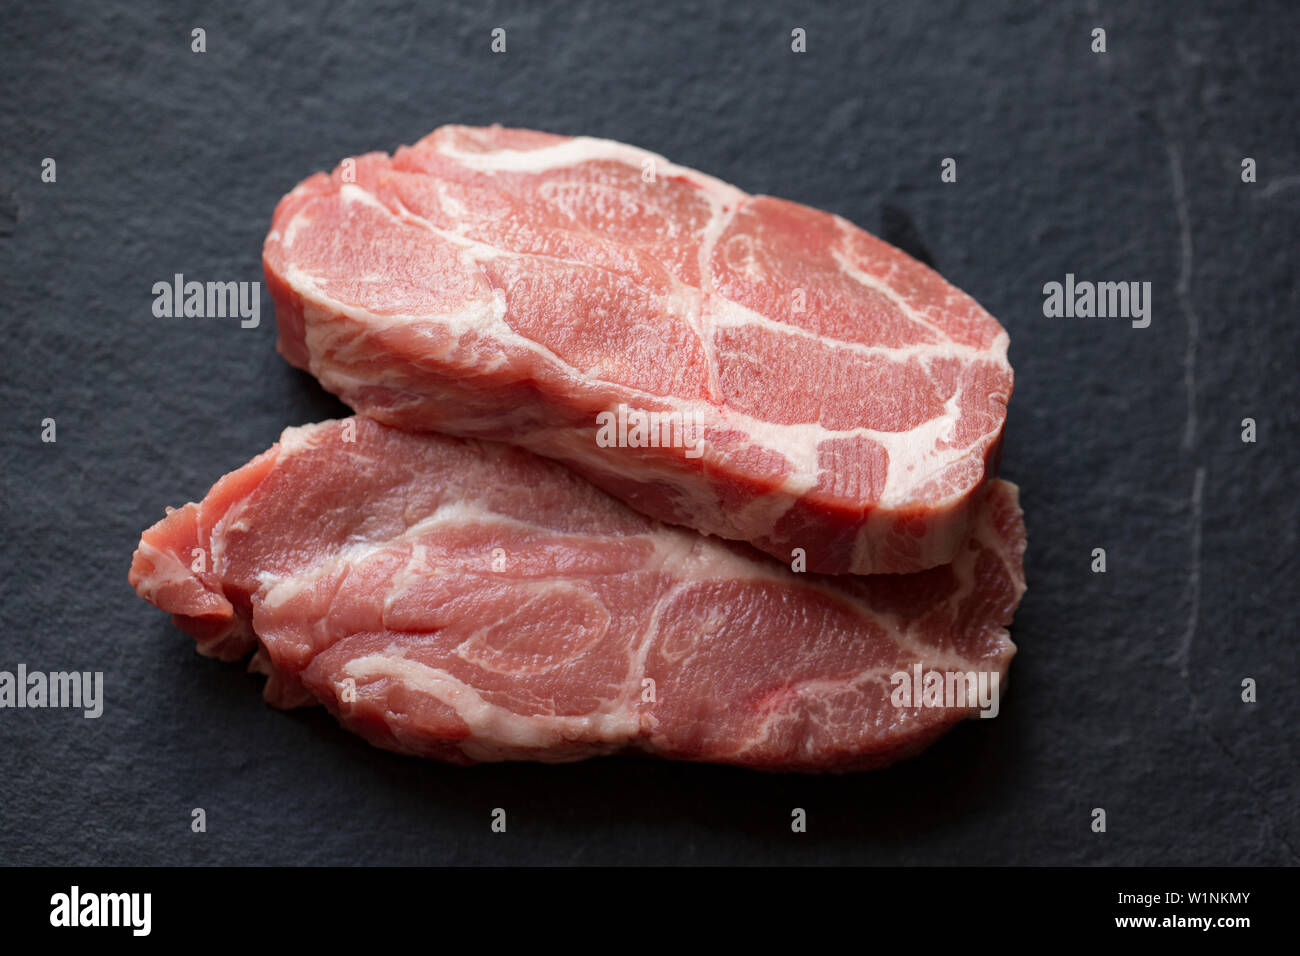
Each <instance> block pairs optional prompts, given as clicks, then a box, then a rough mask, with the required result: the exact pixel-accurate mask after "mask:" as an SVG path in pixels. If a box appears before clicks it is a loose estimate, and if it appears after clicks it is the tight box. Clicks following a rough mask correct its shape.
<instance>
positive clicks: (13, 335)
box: [0, 0, 1300, 864]
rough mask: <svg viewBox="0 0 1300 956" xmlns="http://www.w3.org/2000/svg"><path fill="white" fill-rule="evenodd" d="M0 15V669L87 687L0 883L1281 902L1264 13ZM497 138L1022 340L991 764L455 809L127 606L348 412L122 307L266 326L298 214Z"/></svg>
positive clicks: (604, 774) (2, 737)
mask: <svg viewBox="0 0 1300 956" xmlns="http://www.w3.org/2000/svg"><path fill="white" fill-rule="evenodd" d="M4 7H5V9H4V18H3V19H4V24H3V39H0V61H3V62H2V63H0V76H3V83H4V88H3V98H2V99H0V130H2V131H3V134H2V136H0V155H2V158H3V163H2V169H0V177H3V178H0V250H2V251H3V268H2V269H0V282H2V283H3V286H2V287H0V302H2V304H3V313H2V314H3V321H4V341H3V346H2V348H3V354H4V357H5V360H4V375H3V382H2V383H0V390H2V391H0V399H2V402H3V414H4V451H3V456H4V496H5V497H4V533H3V540H4V562H5V564H4V568H3V583H2V584H0V587H2V588H3V612H2V613H3V622H2V626H3V631H2V632H0V669H12V668H13V667H14V666H15V665H16V664H17V663H18V662H24V663H26V664H27V665H28V666H29V667H31V668H33V669H43V670H60V669H79V670H103V671H104V672H105V675H106V694H107V703H106V709H105V713H104V716H103V717H102V718H101V719H99V720H97V721H95V720H85V719H83V718H82V717H81V716H80V715H79V714H76V713H72V712H68V711H57V710H46V711H31V710H22V711H18V710H7V711H0V862H3V863H107V864H135V863H210V862H223V863H324V862H329V863H372V862H386V863H451V864H477V863H597V862H617V863H714V862H721V863H773V862H787V863H842V862H858V863H876V864H898V863H909V864H922V863H925V864H930V863H1008V864H1040V863H1064V864H1145V863H1191V864H1200V863H1254V864H1293V863H1295V862H1296V860H1297V848H1298V847H1300V817H1298V815H1297V800H1296V795H1297V788H1296V767H1297V748H1296V734H1295V729H1294V728H1295V725H1296V720H1295V717H1296V713H1295V701H1296V694H1297V680H1296V674H1297V663H1298V661H1297V653H1296V627H1295V621H1296V617H1295V603H1296V594H1297V588H1296V584H1295V578H1296V573H1297V556H1296V555H1297V541H1296V528H1297V520H1296V517H1297V515H1296V508H1295V492H1296V477H1295V476H1296V473H1297V464H1298V462H1297V453H1296V451H1295V448H1294V442H1295V440H1296V426H1297V407H1298V406H1300V392H1298V390H1297V385H1296V369H1297V364H1298V363H1297V358H1298V356H1297V351H1298V349H1297V334H1296V331H1295V321H1296V318H1297V299H1298V297H1297V282H1296V275H1295V250H1296V246H1297V243H1296V240H1297V226H1296V222H1297V211H1298V210H1300V155H1297V145H1298V144H1297V139H1298V137H1297V129H1300V107H1297V96H1296V93H1297V82H1296V80H1297V65H1296V64H1297V56H1296V54H1297V38H1298V37H1300V16H1298V15H1297V7H1296V6H1295V5H1294V4H1288V3H1260V4H1255V5H1249V6H1243V5H1240V4H1236V3H1226V2H1225V3H1210V4H1188V3H1161V4H1119V3H1106V2H1096V3H1092V4H1078V5H1071V4H1058V3H1001V4H994V3H958V2H936V3H924V4H921V3H898V4H880V5H875V4H864V3H846V4H841V5H836V6H829V5H820V4H789V3H787V4H784V5H776V4H773V5H759V4H748V3H746V4H734V5H730V6H718V5H710V4H702V3H684V2H657V3H653V4H648V3H626V4H623V3H600V2H594V0H588V2H581V3H573V4H567V5H563V6H561V5H549V4H536V3H527V4H526V3H522V2H520V3H478V2H460V3H442V4H437V5H434V4H420V5H418V9H412V8H411V7H408V6H407V5H404V4H395V3H369V2H337V3H329V4H315V3H306V2H304V3H295V4H283V3H277V4H267V5H265V6H261V7H258V8H244V9H240V8H239V7H237V6H235V5H231V4H221V5H217V4H201V3H193V2H175V3H136V4H127V3H120V2H101V3H96V4H86V5H84V6H73V5H63V4H49V5H46V4H18V3H12V2H9V3H5V5H4ZM196 26H201V27H203V28H205V29H206V30H207V44H208V52H207V53H206V54H202V55H198V54H194V53H192V52H191V51H190V30H191V29H192V28H193V27H196ZM496 26H502V27H505V28H506V29H507V31H508V33H507V37H508V52H507V53H506V54H504V55H493V54H492V53H490V52H489V41H490V37H489V34H490V31H491V29H492V28H493V27H496ZM796 26H800V27H803V28H805V29H806V30H807V34H808V52H807V53H806V54H804V55H796V54H793V53H792V52H791V51H790V39H789V38H790V31H791V29H792V28H794V27H796ZM1095 26H1101V27H1104V28H1106V30H1107V31H1108V47H1109V52H1107V53H1106V54H1104V55H1095V54H1093V53H1092V52H1090V49H1089V46H1090V32H1091V30H1092V28H1093V27H1095ZM492 122H500V123H504V124H507V125H519V126H529V127H536V128H540V129H545V130H551V131H556V132H563V133H575V134H579V133H580V134H589V135H597V136H604V137H611V138H614V139H619V140H624V141H627V142H631V143H635V144H637V145H640V146H644V147H647V148H650V149H653V150H655V151H656V152H660V153H662V154H664V155H666V156H668V157H670V158H672V159H674V160H676V161H678V162H681V163H684V164H687V165H690V166H694V167H697V168H699V169H702V170H705V171H707V172H709V173H711V174H714V175H716V176H719V177H722V178H723V179H726V180H729V181H731V182H734V183H736V184H738V185H739V186H741V187H743V188H744V189H747V190H749V191H752V192H759V193H771V194H775V195H779V196H783V197H787V198H790V199H795V200H798V201H801V202H804V203H808V204H811V205H814V206H818V207H822V208H826V209H830V210H833V211H835V212H838V213H840V214H842V215H844V216H846V217H848V218H849V219H851V220H853V221H855V222H858V223H860V224H861V225H863V226H865V227H867V228H868V229H872V230H875V231H881V232H884V233H885V234H886V236H887V237H890V238H893V239H895V241H898V242H900V243H902V244H904V245H907V246H909V247H910V248H912V249H913V251H918V243H919V244H920V245H922V246H923V247H924V250H925V251H928V254H929V255H930V256H931V257H932V258H933V261H934V262H935V263H936V264H937V266H938V268H939V269H940V270H941V271H942V272H943V273H944V275H945V276H947V277H948V278H949V279H950V280H952V281H953V282H954V283H956V284H957V285H959V286H960V287H961V288H963V289H965V290H967V291H969V292H970V293H971V294H973V295H974V296H975V297H976V298H978V299H979V300H980V301H981V302H982V303H983V304H984V305H985V306H986V307H987V308H988V309H989V310H990V311H991V312H992V313H993V314H994V315H996V316H998V317H999V319H1000V320H1001V321H1002V323H1003V324H1004V325H1005V326H1006V327H1007V328H1008V329H1009V330H1010V333H1011V341H1012V348H1011V356H1012V361H1013V363H1014V365H1015V369H1016V393H1015V396H1014V399H1013V401H1012V404H1011V414H1010V419H1009V422H1008V426H1007V428H1008V430H1007V438H1006V446H1005V453H1004V458H1003V471H1004V474H1005V475H1006V476H1007V477H1009V478H1011V479H1012V480H1014V481H1017V482H1018V483H1020V485H1021V487H1022V491H1023V503H1024V508H1025V511H1026V514H1027V517H1028V524H1029V529H1030V547H1029V552H1028V556H1027V572H1028V578H1029V587H1030V590H1029V593H1028V595H1027V596H1026V598H1025V601H1024V604H1023V606H1022V607H1021V609H1020V613H1019V614H1018V616H1017V617H1016V621H1015V625H1014V629H1013V634H1014V638H1015V640H1016V641H1017V643H1018V644H1019V646H1020V654H1019V657H1018V658H1017V660H1016V661H1015V663H1014V665H1013V667H1012V680H1011V685H1010V688H1009V692H1008V693H1007V695H1006V697H1005V699H1004V700H1003V705H1002V714H1001V716H1000V717H999V718H998V719H997V720H994V721H973V722H969V723H967V724H965V725H963V726H962V727H960V728H959V729H958V730H957V731H956V732H954V733H953V734H951V735H950V736H949V737H948V738H946V739H945V740H943V741H942V742H941V743H939V744H938V745H937V746H935V747H934V748H933V749H932V750H930V751H929V752H927V753H926V754H925V755H924V756H922V757H920V758H919V759H915V760H911V761H909V762H907V763H904V764H902V765H899V766H898V767H896V768H895V769H891V770H888V771H885V772H881V773H875V774H866V775H858V776H850V777H845V778H809V777H787V776H767V775H761V774H756V773H752V772H748V771H743V770H737V769H727V768H721V767H709V766H681V765H674V764H668V763H659V762H654V761H649V760H640V759H633V758H613V759H603V760H595V761H590V762H587V763H584V764H580V765H573V766H563V767H545V766H531V765H509V766H486V767H479V768H476V769H470V770H466V769H458V768H452V767H445V766H440V765H437V764H432V763H425V762H421V761H418V760H414V759H408V758H401V757H397V756H393V755H390V754H387V753H383V752H380V751H377V750H373V749H371V748H370V747H369V746H367V745H366V744H365V743H363V742H362V741H361V740H359V739H357V738H354V737H352V736H351V735H349V734H347V733H345V732H343V731H341V730H340V729H338V727H337V726H336V725H335V724H334V723H333V721H332V720H331V719H330V718H329V717H328V716H327V715H326V714H325V713H324V712H323V711H320V710H314V711H313V710H307V711H301V712H294V713H288V714H286V713H281V712H278V711H276V710H273V709H271V708H269V707H267V706H266V705H265V704H263V703H262V701H261V699H260V697H259V693H260V690H261V684H262V680H261V678H259V677H256V676H253V675H249V674H246V673H244V672H243V671H242V669H241V668H239V667H235V666H230V665H225V664H220V663H217V662H214V661H209V660H205V659H202V658H200V657H199V656H198V655H197V654H195V653H194V650H193V647H192V642H191V641H190V639H189V638H187V637H185V636H184V635H183V634H181V633H180V632H179V631H177V630H175V629H174V628H173V627H172V626H171V624H170V623H169V621H168V620H167V618H166V617H165V616H164V615H162V614H161V613H159V612H158V611H156V610H155V609H154V608H152V607H150V606H148V605H147V604H145V603H144V602H143V601H141V600H139V599H138V598H137V597H136V596H135V595H134V594H133V593H132V591H131V590H130V588H129V587H128V586H127V584H126V570H127V566H128V563H129V560H130V555H131V552H132V550H133V549H134V547H135V544H136V541H137V539H138V536H139V533H140V531H141V530H142V529H144V528H145V527H146V526H148V525H149V524H151V523H152V522H154V521H155V520H157V519H158V518H159V517H161V515H162V513H163V507H164V506H165V505H179V504H181V503H183V502H185V501H187V500H191V499H198V498H200V497H202V495H203V494H204V492H205V491H206V490H207V488H208V486H209V485H210V484H211V483H212V482H213V481H214V480H215V479H216V478H218V477H219V476H220V475H222V474H224V473H225V472H227V471H229V470H231V469H233V468H235V467H237V466H239V465H241V464H243V463H244V462H245V461H247V460H248V459H249V458H251V457H252V456H253V455H255V454H257V453H259V452H261V451H262V450H264V449H265V448H266V447H268V446H269V445H270V444H271V443H272V442H273V441H275V440H276V437H277V436H278V434H279V432H280V431H281V429H283V428H284V427H286V426H289V425H297V424H302V423H305V422H310V421H315V420H318V419H321V418H325V417H329V416H332V415H335V414H339V413H340V412H341V406H340V405H338V404H337V403H336V402H335V401H334V400H333V399H331V398H330V397H328V396H326V395H325V394H324V393H323V392H322V391H321V390H320V388H319V387H318V386H317V385H316V384H315V383H314V382H313V381H312V380H311V379H310V378H308V377H307V376H305V375H302V374H300V373H298V372H295V371H293V370H291V369H290V368H289V367H288V366H287V365H286V364H285V363H284V362H283V361H281V359H280V358H279V357H278V356H277V355H276V354H275V352H274V349H273V343H274V322H273V320H272V315H271V305H270V300H269V298H268V297H267V296H266V295H265V292H264V293H263V318H262V324H261V326H260V327H259V328H257V329H255V330H243V329H241V328H239V326H238V323H237V321H234V320H220V319H207V320H196V319H190V320H185V319H156V318H154V317H153V315H152V314H151V302H152V293H151V287H152V285H153V283H154V282H157V281H159V280H167V279H169V278H170V277H171V276H172V275H173V273H176V272H182V273H184V274H185V276H186V277H187V278H196V279H199V280H201V281H206V280H210V279H215V280H223V281H225V280H248V281H251V280H260V279H261V278H262V277H261V268H260V249H261V244H262V239H263V236H264V234H265V232H266V229H267V224H268V222H269V219H270V215H271V211H272V209H273V207H274V205H275V203H276V201H277V200H278V199H279V198H280V196H281V195H282V194H283V193H285V192H286V191H288V190H289V189H290V188H291V187H292V186H293V185H294V184H295V183H296V182H298V181H299V180H300V179H302V178H303V177H305V176H307V175H308V174H310V173H311V172H313V171H315V170H318V169H322V168H329V167H331V166H333V165H334V164H335V163H336V162H337V161H338V160H339V159H340V158H341V157H343V156H346V155H352V154H357V153H361V152H365V151H368V150H375V149H382V150H391V149H393V148H395V147H396V146H398V145H399V144H402V143H410V142H413V141H414V140H416V139H417V138H419V137H420V136H421V135H423V134H425V133H427V132H428V131H429V130H431V129H433V128H434V127H436V126H439V125H441V124H444V123H470V124H487V123H492ZM47 156H49V157H54V158H55V159H56V160H57V162H58V181H57V183H56V184H44V183H42V182H41V181H40V175H39V174H40V162H41V160H42V158H43V157H47ZM945 156H952V157H955V158H956V159H957V160H958V176H959V179H958V183H957V184H955V185H952V184H944V183H941V182H940V178H939V163H940V160H941V159H942V158H943V157H945ZM1245 156H1251V157H1254V158H1255V159H1256V160H1257V162H1258V169H1259V181H1258V182H1257V183H1255V184H1253V185H1248V184H1243V183H1242V182H1241V178H1240V163H1241V160H1242V158H1243V157H1245ZM882 223H883V225H882ZM1066 272H1073V273H1075V274H1076V275H1077V276H1079V277H1080V278H1086V279H1094V280H1149V281H1151V282H1152V283H1153V295H1154V313H1153V321H1152V324H1151V326H1150V328H1147V329H1144V330H1137V329H1132V328H1130V327H1129V325H1128V324H1127V322H1125V321H1122V320H1098V319H1092V320H1087V319H1048V318H1045V317H1044V316H1043V314H1042V292H1041V290H1042V286H1043V284H1044V283H1045V282H1047V281H1050V280H1060V279H1062V278H1063V277H1064V275H1065V273H1066ZM47 416H48V417H53V418H55V419H56V420H57V423H58V441H57V444H43V443H42V442H41V441H40V437H39V436H40V422H41V420H42V419H43V418H45V417H47ZM1247 416H1250V417H1254V418H1255V419H1257V421H1258V429H1259V440H1258V442H1257V443H1256V444H1253V445H1248V444H1243V443H1242V442H1241V440H1240V437H1239V435H1240V430H1241V425H1240V423H1241V420H1242V419H1243V418H1244V417H1247ZM1189 422H1193V426H1192V430H1191V432H1190V434H1188V433H1187V429H1188V425H1189ZM1188 438H1189V439H1190V441H1188V440H1187V439H1188ZM1185 442H1187V443H1185ZM1198 471H1199V472H1200V473H1201V474H1202V475H1203V480H1202V483H1201V493H1200V496H1199V503H1198V502H1197V497H1196V493H1195V492H1196V487H1197V478H1196V476H1197V474H1198ZM1198 542H1199V545H1198ZM1094 547H1105V548H1106V549H1107V552H1108V555H1109V571H1108V573H1106V574H1093V573H1091V572H1090V570H1089V563H1090V552H1091V550H1092V549H1093V548H1094ZM1247 676H1249V677H1253V678H1255V679H1256V680H1257V681H1258V682H1259V691H1258V693H1259V701H1258V703H1256V704H1254V705H1247V704H1244V703H1242V702H1241V700H1240V698H1239V694H1240V687H1239V685H1240V682H1241V680H1242V678H1243V677H1247ZM498 806H499V807H504V808H506V809H507V811H508V813H509V831H508V833H507V834H505V835H494V834H492V833H491V832H490V831H489V826H488V822H489V813H490V811H491V809H492V808H493V807H498ZM193 807H203V808H205V810H206V811H207V818H208V831H207V833H206V834H202V835H196V834H193V833H191V832H190V827H189V823H190V810H191V808H193ZM793 807H803V808H805V809H806V810H807V812H808V819H809V830H808V832H807V833H806V834H802V835H796V834H792V833H791V832H790V825H789V821H790V811H791V808H793ZM1094 807H1103V808H1105V809H1106V811H1107V813H1108V817H1109V821H1108V822H1109V827H1108V832H1106V833H1105V834H1095V833H1093V832H1091V830H1090V828H1089V824H1090V821H1091V816H1090V814H1091V811H1092V809H1093V808H1094Z"/></svg>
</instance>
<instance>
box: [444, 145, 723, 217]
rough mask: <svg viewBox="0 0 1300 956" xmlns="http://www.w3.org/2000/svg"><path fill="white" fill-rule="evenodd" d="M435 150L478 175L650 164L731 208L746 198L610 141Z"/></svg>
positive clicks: (697, 174) (710, 178)
mask: <svg viewBox="0 0 1300 956" xmlns="http://www.w3.org/2000/svg"><path fill="white" fill-rule="evenodd" d="M435 150H436V152H438V153H440V154H441V155H443V156H446V157H447V158H449V159H453V160H455V161H456V162H458V163H459V164H460V165H462V166H464V167H465V168H467V169H474V170H478V171H480V172H496V171H500V172H515V173H544V172H548V171H550V170H555V169H565V168H568V167H570V166H577V165H579V164H581V163H588V162H592V161H593V160H613V161H615V162H620V163H623V164H624V165H627V166H634V167H636V169H637V170H638V171H639V170H640V169H641V168H642V164H643V163H644V162H645V161H646V160H650V161H652V162H653V163H654V170H655V177H656V178H660V177H679V178H682V179H687V180H690V181H691V182H694V183H696V184H697V185H699V186H701V187H703V188H704V189H705V190H706V191H709V192H712V193H714V194H716V195H717V196H719V197H722V198H724V199H725V201H727V202H730V203H732V204H739V203H740V202H743V201H744V200H745V199H747V198H748V194H747V193H745V192H744V191H743V190H740V189H738V188H736V187H735V186H733V185H731V184H730V183H727V182H724V181H722V180H721V179H717V178H716V177H713V176H709V175H708V174H706V173H702V172H700V171H699V170H696V169H691V168H689V167H687V166H679V165H677V164H676V163H674V162H671V161H670V160H668V159H666V158H665V157H663V156H660V155H659V154H658V153H652V152H650V151H649V150H647V149H642V148H640V147H639V146H630V145H628V144H627V143H620V142H617V141H615V140H612V139H599V138H596V137H592V136H574V137H572V138H570V139H567V140H565V141H564V142H562V143H555V144H553V145H551V146H542V147H539V148H537V149H496V150H492V151H490V152H472V151H466V150H459V149H456V148H455V147H454V146H451V145H450V144H449V143H447V142H445V141H444V142H443V143H440V144H439V145H438V146H437V147H435Z"/></svg>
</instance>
